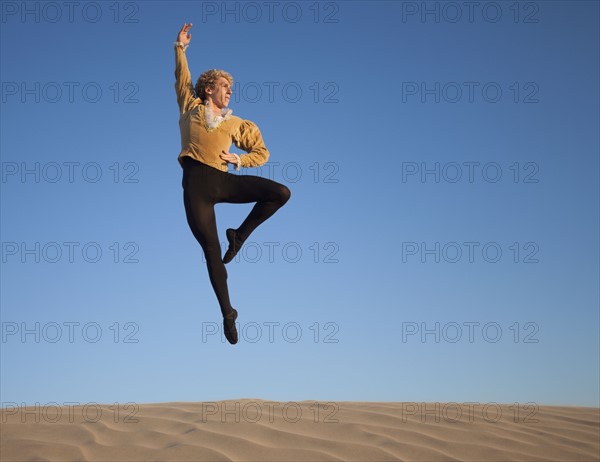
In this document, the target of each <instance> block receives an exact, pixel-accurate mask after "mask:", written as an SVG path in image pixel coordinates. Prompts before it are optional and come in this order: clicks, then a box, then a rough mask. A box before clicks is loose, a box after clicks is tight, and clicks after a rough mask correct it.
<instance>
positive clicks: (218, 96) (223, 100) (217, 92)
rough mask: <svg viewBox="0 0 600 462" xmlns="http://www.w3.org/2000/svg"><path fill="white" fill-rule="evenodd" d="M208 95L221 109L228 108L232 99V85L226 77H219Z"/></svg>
mask: <svg viewBox="0 0 600 462" xmlns="http://www.w3.org/2000/svg"><path fill="white" fill-rule="evenodd" d="M207 93H208V94H209V98H212V100H213V103H214V104H215V106H217V107H218V108H219V109H223V108H225V107H227V105H228V104H229V100H230V98H231V93H232V90H231V84H230V83H229V80H227V79H226V78H225V77H219V78H218V79H217V81H216V82H215V83H214V85H213V86H212V88H209V89H208V91H207Z"/></svg>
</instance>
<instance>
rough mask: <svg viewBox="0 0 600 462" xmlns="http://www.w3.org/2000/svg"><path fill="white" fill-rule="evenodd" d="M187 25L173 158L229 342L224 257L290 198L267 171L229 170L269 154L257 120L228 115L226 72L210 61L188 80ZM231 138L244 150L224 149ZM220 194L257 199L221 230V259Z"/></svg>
mask: <svg viewBox="0 0 600 462" xmlns="http://www.w3.org/2000/svg"><path fill="white" fill-rule="evenodd" d="M191 27H192V24H191V23H190V24H187V23H186V24H184V25H183V27H182V28H181V30H180V31H179V34H178V36H177V41H176V42H175V78H176V82H175V90H176V93H177V103H178V105H179V128H180V131H181V152H180V153H179V156H178V158H177V159H178V161H179V163H180V165H181V167H182V168H183V179H182V187H183V201H184V206H185V212H186V217H187V221H188V224H189V226H190V229H191V231H192V233H193V234H194V237H195V238H196V240H197V241H198V243H199V244H200V246H201V247H202V250H203V251H204V255H205V257H206V266H207V269H208V274H209V278H210V282H211V284H212V287H213V289H214V291H215V294H216V296H217V299H218V301H219V305H220V307H221V314H222V315H223V329H224V333H225V337H226V338H227V340H228V341H229V342H230V343H231V344H235V343H237V341H238V335H237V330H236V326H235V321H236V319H237V316H238V313H237V310H236V309H235V308H233V307H232V306H231V302H230V300H229V290H228V287H227V270H226V269H225V264H226V263H229V262H230V261H231V260H233V258H234V257H235V255H236V254H237V252H239V250H240V248H241V246H242V244H243V243H244V241H245V240H246V239H248V236H249V235H250V234H251V233H252V231H254V230H255V229H256V227H258V226H259V225H260V224H261V223H263V222H264V221H265V220H267V219H268V218H269V217H271V216H272V215H273V214H274V213H275V212H276V211H277V210H279V208H281V207H282V206H283V205H284V204H285V203H286V202H287V201H288V200H289V198H290V196H291V191H290V190H289V189H288V188H287V187H286V186H285V185H283V184H280V183H277V182H275V181H273V180H269V179H267V178H262V177H259V176H253V175H234V174H231V173H229V172H228V165H229V164H233V165H234V166H235V169H236V170H239V169H240V168H241V167H258V166H260V165H263V164H265V163H266V162H267V160H268V158H269V155H270V154H269V151H268V150H267V148H266V147H265V144H264V142H263V139H262V135H261V133H260V131H259V129H258V127H257V126H256V124H254V122H252V121H250V120H244V119H241V118H240V117H236V116H234V115H232V111H231V109H228V108H227V106H228V104H229V100H230V98H231V93H232V90H231V86H232V85H233V77H231V75H230V74H228V73H227V72H225V71H222V70H218V69H211V70H209V71H206V72H204V73H203V74H202V75H201V76H200V78H199V79H198V81H197V82H196V86H195V88H193V87H192V80H191V75H190V71H189V68H188V64H187V58H186V54H185V53H186V49H187V48H188V46H189V44H190V41H191V38H192V36H191V34H190V33H189V30H190V29H191ZM232 143H233V144H235V145H236V146H237V147H238V148H240V149H242V150H244V151H246V154H241V155H238V154H233V153H229V148H230V147H231V144H232ZM222 202H227V203H236V204H240V203H249V202H256V204H255V205H254V207H253V208H252V210H251V211H250V213H249V214H248V216H247V217H246V219H245V220H244V222H243V223H242V224H241V225H240V226H239V227H238V228H237V229H233V228H229V229H227V230H226V233H225V234H226V236H227V240H228V241H229V248H228V249H227V252H226V253H225V255H224V257H223V259H221V246H220V243H219V236H218V234H217V225H216V219H215V211H214V205H215V204H217V203H222Z"/></svg>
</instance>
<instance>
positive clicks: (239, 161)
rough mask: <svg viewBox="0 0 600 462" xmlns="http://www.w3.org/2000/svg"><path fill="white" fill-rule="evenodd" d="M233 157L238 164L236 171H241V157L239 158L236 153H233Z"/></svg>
mask: <svg viewBox="0 0 600 462" xmlns="http://www.w3.org/2000/svg"><path fill="white" fill-rule="evenodd" d="M233 155H234V156H235V157H236V158H237V164H236V165H235V169H236V170H239V169H240V167H241V166H242V159H240V156H238V155H237V154H236V153H235V152H234V153H233Z"/></svg>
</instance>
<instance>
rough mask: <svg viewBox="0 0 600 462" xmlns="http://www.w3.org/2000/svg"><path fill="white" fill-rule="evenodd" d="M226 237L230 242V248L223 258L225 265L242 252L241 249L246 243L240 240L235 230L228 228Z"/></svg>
mask: <svg viewBox="0 0 600 462" xmlns="http://www.w3.org/2000/svg"><path fill="white" fill-rule="evenodd" d="M225 235H226V236H227V240H228V241H229V248H228V249H227V252H225V255H224V256H223V263H229V262H230V261H231V260H233V259H234V258H235V256H236V255H237V253H238V252H239V251H240V248H241V247H242V244H243V243H244V241H242V240H241V239H240V238H239V236H238V234H237V232H236V230H235V229H233V228H227V230H226V231H225Z"/></svg>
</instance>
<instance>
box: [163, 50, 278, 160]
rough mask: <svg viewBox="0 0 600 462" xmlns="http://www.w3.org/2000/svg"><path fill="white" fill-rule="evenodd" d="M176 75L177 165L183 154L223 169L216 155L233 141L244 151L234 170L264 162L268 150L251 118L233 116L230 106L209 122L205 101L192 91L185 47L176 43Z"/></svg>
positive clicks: (267, 156)
mask: <svg viewBox="0 0 600 462" xmlns="http://www.w3.org/2000/svg"><path fill="white" fill-rule="evenodd" d="M186 48H187V47H186ZM175 79H176V81H175V91H176V93H177V103H178V105H179V129H180V131H181V152H180V153H179V156H178V157H177V160H178V161H179V164H180V165H182V158H183V157H184V156H190V157H192V158H193V159H195V160H198V161H200V162H202V163H204V164H208V165H210V166H211V167H214V168H216V169H219V170H221V171H224V172H226V171H227V170H228V169H227V162H226V161H224V160H223V159H221V158H220V157H219V155H220V154H222V151H226V152H228V151H229V148H230V147H231V143H232V142H233V143H234V144H235V145H236V146H237V147H238V148H240V149H242V150H244V151H246V152H247V154H241V155H239V156H238V157H239V160H240V163H239V164H238V166H237V170H239V168H240V167H258V166H260V165H263V164H265V163H266V162H267V160H268V158H269V151H268V150H267V148H266V147H265V144H264V142H263V139H262V135H261V134H260V131H259V129H258V127H257V126H256V124H254V122H252V121H250V120H244V119H241V118H240V117H236V116H233V115H231V110H228V111H227V112H226V113H225V117H223V118H222V120H221V122H220V123H219V124H218V125H217V126H216V127H214V128H211V127H210V126H209V124H208V122H207V120H206V113H205V111H206V109H207V108H206V105H205V104H203V101H202V100H201V99H200V98H198V97H196V95H195V93H194V88H193V85H192V78H191V75H190V70H189V68H188V63H187V58H186V56H185V48H184V47H181V46H177V45H176V46H175ZM182 166H183V165H182Z"/></svg>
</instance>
